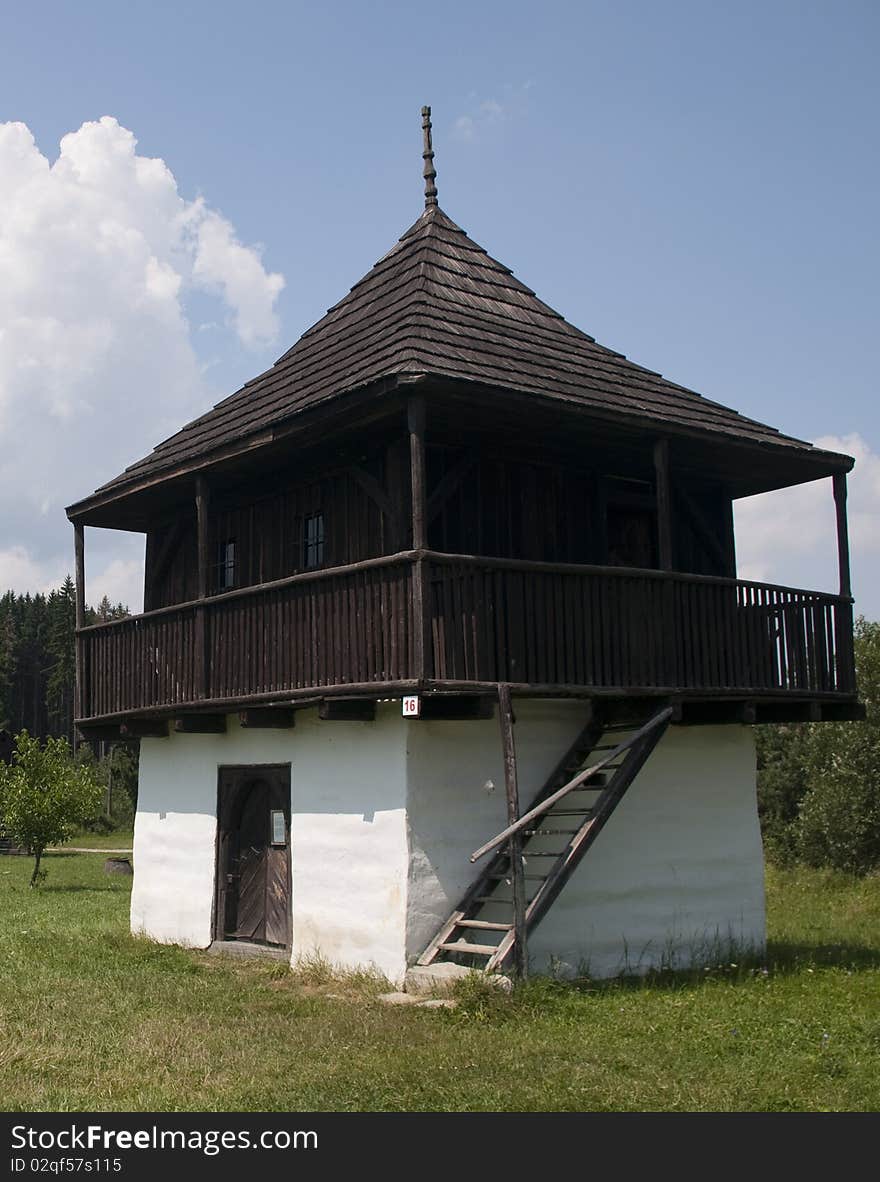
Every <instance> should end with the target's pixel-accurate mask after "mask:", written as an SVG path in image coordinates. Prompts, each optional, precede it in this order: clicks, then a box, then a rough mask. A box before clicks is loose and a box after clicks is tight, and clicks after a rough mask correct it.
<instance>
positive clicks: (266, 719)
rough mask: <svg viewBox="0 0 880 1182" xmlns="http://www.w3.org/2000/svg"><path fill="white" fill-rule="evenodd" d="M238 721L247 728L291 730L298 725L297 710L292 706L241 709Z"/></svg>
mask: <svg viewBox="0 0 880 1182" xmlns="http://www.w3.org/2000/svg"><path fill="white" fill-rule="evenodd" d="M238 721H239V722H240V723H241V725H242V726H243V727H245V729H247V730H270V729H278V730H285V729H287V730H289V729H290V727H292V726H295V725H296V711H295V710H294V709H293V707H291V706H262V707H260V708H258V709H257V708H255V709H253V710H241V711H239V715H238Z"/></svg>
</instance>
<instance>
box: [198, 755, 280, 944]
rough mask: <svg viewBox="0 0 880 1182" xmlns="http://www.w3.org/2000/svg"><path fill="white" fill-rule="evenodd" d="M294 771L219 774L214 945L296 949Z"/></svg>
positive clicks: (266, 767) (269, 767)
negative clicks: (293, 935) (292, 887)
mask: <svg viewBox="0 0 880 1182" xmlns="http://www.w3.org/2000/svg"><path fill="white" fill-rule="evenodd" d="M290 884H291V869H290V765H289V764H287V765H274V764H259V765H255V766H249V767H221V768H220V769H219V781H218V800H217V891H216V907H215V916H214V939H215V941H217V942H222V943H223V944H225V945H227V946H229V947H230V950H231V949H232V947H233V946H236V945H240V946H241V950H242V951H243V950H244V949H245V947H250V948H253V949H254V950H255V951H256V950H260V949H264V950H267V951H268V950H272V949H274V950H276V951H279V952H281V951H284V950H285V949H289V948H290V928H291V891H290Z"/></svg>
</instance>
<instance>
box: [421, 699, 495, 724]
mask: <svg viewBox="0 0 880 1182" xmlns="http://www.w3.org/2000/svg"><path fill="white" fill-rule="evenodd" d="M494 714H495V703H494V702H493V701H492V699H491V698H489V697H487V696H486V695H485V694H436V695H434V694H425V695H424V696H423V697H422V700H421V713H420V714H419V718H420V719H421V720H422V721H427V722H431V721H454V720H457V721H464V722H467V721H471V720H474V719H486V718H492V717H493V716H494Z"/></svg>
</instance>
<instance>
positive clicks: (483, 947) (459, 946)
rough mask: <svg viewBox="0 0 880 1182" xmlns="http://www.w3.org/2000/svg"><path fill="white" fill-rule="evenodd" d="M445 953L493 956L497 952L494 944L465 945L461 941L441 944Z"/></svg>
mask: <svg viewBox="0 0 880 1182" xmlns="http://www.w3.org/2000/svg"><path fill="white" fill-rule="evenodd" d="M440 947H441V948H442V949H443V950H444V951H445V952H473V953H474V954H475V955H476V956H494V955H495V953H496V952H497V951H498V946H497V945H496V944H467V943H465V941H464V940H461V941H460V942H459V943H456V944H441V945H440Z"/></svg>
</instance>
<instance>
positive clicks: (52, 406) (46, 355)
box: [0, 116, 284, 600]
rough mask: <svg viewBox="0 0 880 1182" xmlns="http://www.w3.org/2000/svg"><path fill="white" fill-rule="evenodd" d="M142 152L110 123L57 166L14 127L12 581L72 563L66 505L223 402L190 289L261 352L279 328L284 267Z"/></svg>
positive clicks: (123, 572) (7, 379) (6, 255)
mask: <svg viewBox="0 0 880 1182" xmlns="http://www.w3.org/2000/svg"><path fill="white" fill-rule="evenodd" d="M136 149H137V141H136V139H135V137H134V135H133V134H132V133H131V132H130V131H128V130H126V129H125V128H124V127H121V126H120V125H119V123H117V121H116V120H115V119H113V118H111V117H109V116H105V117H104V118H102V119H100V120H98V121H97V122H93V123H85V124H83V126H82V127H80V128H79V130H78V131H75V132H71V133H70V134H69V135H66V136H65V137H64V138H63V139H62V141H61V146H60V153H59V156H58V158H57V160H55V162H54V163H50V161H49V160H48V159H47V158H46V156H44V155H43V154H42V153H41V152H40V151H39V149H38V148H37V146H36V144H35V142H34V138H33V136H32V134H31V132H30V131H29V129H28V128H27V127H26V126H25V124H23V123H0V434H2V439H3V447H2V448H0V501H2V504H3V508H4V511H3V517H2V520H3V527H2V534H0V585H5V586H12V587H14V589H16V590H21V591H24V590H29V589H30V590H37V589H39V588H43V587H45V586H46V582H47V580H48V582H49V584H50V585H51V584H52V583H55V582H57V579H58V577H59V576H60V577H63V575H64V574H65V573H66V572H67V570H68V569H69V568H70V560H69V554H70V550H71V543H70V537H71V531H70V528H69V526H68V525H67V523H66V521H65V518H64V514H63V507H64V505H65V504H68V503H70V502H71V501H74V500H77V499H79V498H81V497H83V496H85V495H87V494H88V493H89V492H91V491H92V489H94V488H95V487H96V486H97V485H98V484H100V483H101V482H103V481H104V480H106V479H109V478H110V477H112V476H114V475H116V473H117V472H119V471H120V470H121V469H122V468H123V467H125V465H126V464H128V463H130V462H131V461H132V460H134V459H137V458H139V456H141V455H142V454H144V453H145V452H146V451H147V450H148V448H149V447H150V446H152V445H153V444H154V443H156V442H157V441H158V440H159V439H160V438H163V437H164V436H166V435H168V434H170V433H171V432H173V431H175V430H176V429H177V428H178V427H179V426H180V425H181V424H183V423H184V422H186V421H188V420H189V419H191V418H192V417H193V416H194V415H195V414H197V413H199V412H200V411H202V410H203V409H204V408H205V407H206V406H207V405H210V402H211V401H212V399H213V398H214V397H215V392H213V391H211V390H209V388H208V386H207V384H206V380H205V377H204V368H203V365H202V363H201V362H200V360H199V358H198V357H197V356H196V353H195V351H194V348H193V340H194V339H195V338H196V335H197V327H195V326H191V325H190V324H189V322H188V320H187V316H186V312H185V305H184V300H185V298H186V295H187V293H188V292H190V291H204V292H208V293H209V294H210V295H213V296H215V297H216V298H217V299H218V301H219V302H220V304H221V305H222V307H223V309H224V317H225V320H226V322H227V327H226V328H223V327H219V328H218V331H219V332H221V333H225V334H227V335H228V333H229V332H230V331H232V332H234V333H235V335H236V337H237V339H238V340H239V341H240V342H241V344H243V345H245V346H248V347H258V346H263V345H265V344H267V343H268V342H271V341H272V340H274V338H275V336H276V335H277V332H278V319H277V315H276V311H275V304H276V300H277V297H278V294H279V292H280V291H281V289H282V287H283V285H284V280H283V278H282V276H280V275H277V274H271V273H269V272H267V271H266V269H265V268H264V266H263V263H262V261H261V256H260V252H259V251H258V250H257V249H255V248H253V247H249V246H244V245H242V243H241V242H240V241H239V240H238V237H237V235H236V232H235V229H234V227H233V226H232V225H231V224H230V223H229V222H228V221H227V220H226V219H225V218H224V217H222V216H221V215H220V214H219V213H218V212H217V211H216V210H213V209H211V208H209V206H208V205H207V204H206V202H205V201H204V200H203V199H201V198H197V199H195V200H187V199H186V198H184V197H183V196H181V194H180V192H179V190H178V187H177V182H176V180H175V178H174V175H173V174H172V172H171V171H170V169H169V168H168V166H167V165H166V164H165V162H164V161H163V160H160V159H149V158H147V157H145V156H140V155H138V153H137V150H136ZM224 317H220V318H219V319H223V318H224ZM228 392H229V391H227V390H222V391H221V393H223V394H226V393H228ZM127 561H128V560H125V562H123V563H122V565H120V566H117V567H113V564H112V562H111V561H110V560H109V558H108V560H107V562H105V564H104V567H103V568H101V567H98V566H97V565H96V575H97V574H99V573H100V571H101V570H104V571H105V573H106V586H107V588H108V590H107V594H108V595H109V596H110V598H131V596H130V595H129V594H125V595H123V594H122V590H123V589H125V588H128V587H131V586H133V585H134V581H133V579H132V578H131V570H130V569H129V567H128V566H127V565H126V563H127ZM87 582H90V580H87ZM114 587H117V588H119V589H120V590H119V593H118V594H116V593H114V592H113V590H112V588H114ZM88 593H89V599H90V600H91V599H93V598H94V594H93V589H92V586H91V585H90V586H89V587H88ZM98 598H100V595H99V596H98Z"/></svg>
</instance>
